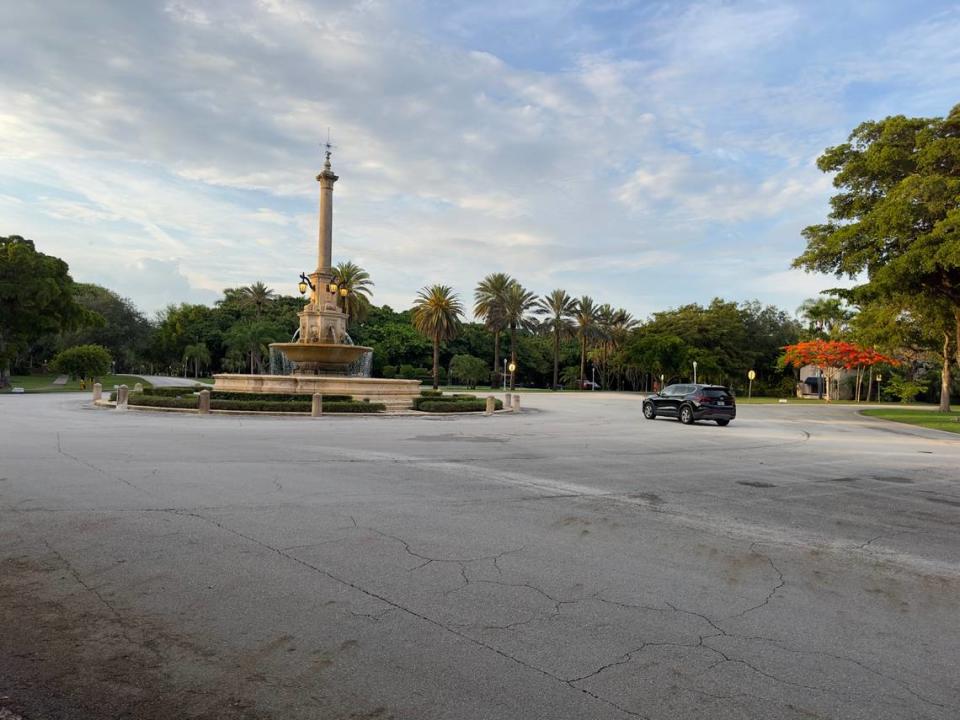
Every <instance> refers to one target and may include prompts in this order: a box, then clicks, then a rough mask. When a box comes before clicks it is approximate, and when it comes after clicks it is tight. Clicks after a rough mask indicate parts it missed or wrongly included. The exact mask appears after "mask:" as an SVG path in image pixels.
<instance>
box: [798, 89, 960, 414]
mask: <svg viewBox="0 0 960 720" xmlns="http://www.w3.org/2000/svg"><path fill="white" fill-rule="evenodd" d="M817 165H818V167H819V168H820V169H821V170H822V171H823V172H830V173H835V175H834V179H833V184H834V187H835V188H837V190H838V192H837V193H836V194H835V195H834V196H833V197H832V198H831V200H830V207H831V210H830V213H829V215H828V218H827V221H826V222H825V223H821V224H818V225H811V226H809V227H807V228H806V229H805V230H804V231H803V235H804V237H805V238H806V240H807V248H806V250H805V251H804V253H803V254H802V255H800V256H799V257H798V258H797V259H796V260H795V261H794V265H795V266H796V267H801V268H804V269H806V270H808V271H818V272H825V273H832V274H835V275H837V276H838V277H839V276H843V275H846V276H848V277H851V278H859V277H861V276H865V277H866V282H865V283H862V284H861V285H859V286H858V287H857V288H854V290H853V291H850V292H849V293H847V297H851V298H855V299H857V300H858V301H859V302H861V303H866V302H874V303H881V304H885V305H888V306H889V305H890V303H891V301H892V300H893V299H894V298H899V301H898V302H897V304H899V305H901V306H905V307H909V306H913V309H914V310H918V309H919V308H920V306H926V307H927V308H928V311H929V309H932V308H942V311H943V312H944V313H945V314H946V316H947V317H948V318H949V319H950V320H951V321H952V322H950V323H949V328H945V329H944V330H943V335H942V338H941V340H942V342H943V345H944V348H945V349H944V350H943V355H944V356H945V357H944V359H943V376H944V385H945V387H946V389H947V393H948V396H947V398H946V400H945V402H944V399H943V398H941V409H944V408H945V409H947V410H949V382H948V378H949V374H950V362H951V361H950V358H949V355H950V352H951V347H952V351H953V352H954V353H955V354H956V359H957V361H958V362H960V105H957V106H955V107H954V108H953V109H952V110H951V111H950V113H949V114H948V115H947V117H945V118H908V117H905V116H903V115H896V116H892V117H887V118H885V119H884V120H879V121H869V122H865V123H862V124H860V125H859V126H858V127H857V128H855V129H854V131H853V132H852V133H851V134H850V137H849V139H848V141H847V142H846V143H843V144H841V145H837V146H836V147H831V148H828V149H827V150H826V151H825V152H824V153H823V155H821V156H820V158H819V159H818V161H817ZM910 298H912V300H911V299H910ZM938 324H943V325H946V323H943V322H941V323H938ZM938 344H939V343H938Z"/></svg>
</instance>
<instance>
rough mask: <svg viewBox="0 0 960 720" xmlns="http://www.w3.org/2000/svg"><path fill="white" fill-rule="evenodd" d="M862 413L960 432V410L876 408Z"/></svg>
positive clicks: (909, 423)
mask: <svg viewBox="0 0 960 720" xmlns="http://www.w3.org/2000/svg"><path fill="white" fill-rule="evenodd" d="M862 414H863V415H867V416H869V417H875V418H880V419H881V420H891V421H893V422H901V423H907V424H908V425H919V426H920V427H925V428H930V429H932V430H946V431H947V432H952V433H960V412H958V411H956V410H954V411H952V412H951V413H949V414H947V413H940V412H932V411H930V410H926V409H924V410H910V409H907V408H903V409H901V408H876V409H872V410H864V411H863V413H862Z"/></svg>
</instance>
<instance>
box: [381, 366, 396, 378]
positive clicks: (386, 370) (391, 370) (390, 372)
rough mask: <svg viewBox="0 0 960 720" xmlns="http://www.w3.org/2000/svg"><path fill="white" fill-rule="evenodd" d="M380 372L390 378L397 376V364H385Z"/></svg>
mask: <svg viewBox="0 0 960 720" xmlns="http://www.w3.org/2000/svg"><path fill="white" fill-rule="evenodd" d="M380 374H381V375H382V376H383V377H384V378H386V379H388V380H390V379H393V378H395V377H396V376H397V366H396V365H384V366H383V370H381V371H380Z"/></svg>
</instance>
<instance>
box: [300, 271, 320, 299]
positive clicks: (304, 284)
mask: <svg viewBox="0 0 960 720" xmlns="http://www.w3.org/2000/svg"><path fill="white" fill-rule="evenodd" d="M297 287H298V288H300V294H301V295H305V294H306V292H307V288H310V289H311V290H316V288H315V287H314V286H313V283H312V282H310V278H308V277H307V276H306V275H304V274H303V273H300V283H299V284H298V285H297Z"/></svg>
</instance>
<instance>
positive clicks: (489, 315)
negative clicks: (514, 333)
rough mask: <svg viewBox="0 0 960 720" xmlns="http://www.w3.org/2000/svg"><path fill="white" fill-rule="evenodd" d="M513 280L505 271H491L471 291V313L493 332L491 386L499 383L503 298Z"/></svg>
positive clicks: (504, 323)
mask: <svg viewBox="0 0 960 720" xmlns="http://www.w3.org/2000/svg"><path fill="white" fill-rule="evenodd" d="M513 282H515V280H514V279H513V278H512V277H510V276H509V275H507V274H506V273H491V274H490V275H487V276H486V277H485V278H484V279H483V280H481V281H480V282H479V283H478V284H477V287H476V289H475V290H474V291H473V299H474V305H473V314H474V315H475V316H476V317H477V318H478V319H479V320H482V321H483V324H484V325H485V326H486V328H487V330H489V331H490V332H492V333H493V377H492V382H491V385H492V386H497V385H499V384H500V333H501V332H503V330H505V329H506V327H507V324H506V321H505V318H504V314H503V300H504V297H505V296H506V293H507V288H508V287H510V285H511V283H513Z"/></svg>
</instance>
